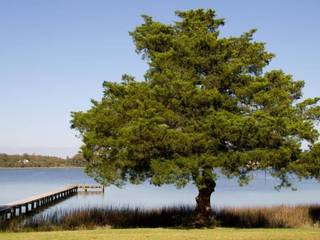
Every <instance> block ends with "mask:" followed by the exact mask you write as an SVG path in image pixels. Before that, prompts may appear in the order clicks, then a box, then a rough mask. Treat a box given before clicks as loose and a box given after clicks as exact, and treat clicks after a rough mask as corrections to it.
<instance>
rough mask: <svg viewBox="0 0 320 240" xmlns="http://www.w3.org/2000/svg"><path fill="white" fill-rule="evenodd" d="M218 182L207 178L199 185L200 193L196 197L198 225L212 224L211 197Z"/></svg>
mask: <svg viewBox="0 0 320 240" xmlns="http://www.w3.org/2000/svg"><path fill="white" fill-rule="evenodd" d="M215 187H216V183H215V181H214V180H212V179H205V180H204V182H203V184H202V185H201V186H198V189H199V193H198V196H197V197H196V202H197V206H196V219H195V226H196V227H206V226H210V225H212V221H213V214H212V209H211V202H210V197H211V194H212V193H213V192H214V190H215Z"/></svg>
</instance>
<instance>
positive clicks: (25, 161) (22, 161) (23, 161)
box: [19, 159, 30, 164]
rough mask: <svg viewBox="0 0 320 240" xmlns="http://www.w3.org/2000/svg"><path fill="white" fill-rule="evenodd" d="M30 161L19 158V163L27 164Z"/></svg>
mask: <svg viewBox="0 0 320 240" xmlns="http://www.w3.org/2000/svg"><path fill="white" fill-rule="evenodd" d="M29 162H30V161H29V160H28V159H23V160H20V161H19V163H22V164H28V163H29Z"/></svg>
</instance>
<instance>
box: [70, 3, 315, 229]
mask: <svg viewBox="0 0 320 240" xmlns="http://www.w3.org/2000/svg"><path fill="white" fill-rule="evenodd" d="M176 15H177V16H178V18H179V20H178V21H176V22H174V23H173V24H164V23H161V22H157V21H154V20H153V19H152V18H151V17H149V16H143V19H144V23H143V24H141V25H140V26H138V27H137V28H136V29H135V30H134V31H133V32H131V33H130V34H131V36H132V37H133V40H134V42H135V45H136V51H137V52H138V53H140V54H142V56H143V59H145V60H146V61H147V62H148V64H149V69H148V71H147V72H146V74H145V80H143V81H137V80H135V79H134V77H132V76H129V75H124V76H123V79H122V81H121V82H120V83H116V82H104V84H103V86H104V92H103V98H102V99H101V100H100V101H92V102H93V106H92V108H91V109H90V110H88V111H87V112H74V113H72V127H73V128H75V129H77V130H78V131H79V132H80V135H81V136H82V138H83V142H84V145H83V146H82V152H83V154H84V156H85V158H86V159H87V160H88V166H87V172H88V173H89V174H90V175H91V176H93V177H94V178H95V179H96V180H97V181H99V182H101V183H102V184H105V185H108V184H115V185H118V186H121V185H122V184H125V183H126V182H128V181H129V182H132V183H135V184H138V183H141V182H144V181H145V180H150V182H151V183H152V184H155V185H162V184H175V185H176V186H177V187H183V186H185V185H186V184H187V183H188V182H192V183H194V184H195V185H196V187H197V188H198V190H199V193H198V196H197V197H196V202H197V206H196V212H197V215H196V223H197V224H199V225H203V224H206V223H208V222H209V221H210V219H211V204H210V197H211V194H212V192H213V191H214V190H215V186H216V179H217V177H218V174H217V172H218V171H219V172H221V173H222V174H224V175H226V176H228V177H237V178H238V179H239V183H240V184H245V183H247V182H248V181H249V180H250V177H249V176H250V175H249V174H248V173H250V171H254V170H257V169H265V170H267V171H269V172H270V173H271V174H272V175H273V176H275V177H278V178H279V179H280V180H281V181H280V186H289V185H290V182H289V180H288V179H289V178H288V175H289V174H291V173H297V174H298V175H299V176H302V177H319V169H320V167H319V165H320V163H319V155H320V150H319V149H320V147H319V144H318V143H317V141H318V137H319V132H318V131H317V129H316V127H315V124H316V123H317V121H319V117H320V108H319V105H318V101H319V98H315V99H305V100H304V99H302V88H303V86H304V82H303V81H296V80H294V79H293V78H292V76H291V75H288V74H285V73H284V72H283V71H281V70H274V71H264V68H265V67H266V66H267V65H268V64H269V62H270V61H271V59H272V58H273V54H271V53H269V52H267V51H266V49H265V44H264V43H262V42H256V41H254V40H253V34H254V32H255V30H251V31H248V32H245V33H243V34H242V35H241V36H237V37H220V36H219V30H220V27H221V26H223V25H224V20H223V19H219V18H216V16H215V12H214V11H213V10H203V9H197V10H190V11H184V12H180V11H177V12H176ZM302 145H303V146H307V145H309V146H308V147H305V148H303V146H302Z"/></svg>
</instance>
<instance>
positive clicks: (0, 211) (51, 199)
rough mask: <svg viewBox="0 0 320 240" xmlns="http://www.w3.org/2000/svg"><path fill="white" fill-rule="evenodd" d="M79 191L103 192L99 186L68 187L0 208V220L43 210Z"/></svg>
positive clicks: (102, 188)
mask: <svg viewBox="0 0 320 240" xmlns="http://www.w3.org/2000/svg"><path fill="white" fill-rule="evenodd" d="M79 189H80V190H83V191H88V189H95V190H101V191H104V187H103V186H100V185H69V186H66V187H63V188H61V189H57V190H55V191H51V192H47V193H44V194H40V195H36V196H33V197H30V198H27V199H23V200H20V201H16V202H12V203H9V204H6V205H4V206H0V219H1V220H10V219H12V218H14V217H17V216H21V215H24V214H29V213H31V212H33V211H35V210H36V209H39V208H40V207H41V208H44V207H46V206H49V205H52V204H54V203H55V202H58V201H61V200H63V199H66V198H68V197H71V196H73V195H75V194H77V193H78V191H79Z"/></svg>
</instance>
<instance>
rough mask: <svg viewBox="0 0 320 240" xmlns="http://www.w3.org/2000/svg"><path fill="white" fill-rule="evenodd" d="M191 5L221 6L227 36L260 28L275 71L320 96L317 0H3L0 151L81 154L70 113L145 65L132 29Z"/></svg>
mask: <svg viewBox="0 0 320 240" xmlns="http://www.w3.org/2000/svg"><path fill="white" fill-rule="evenodd" d="M190 8H214V9H216V11H217V14H218V16H219V17H224V18H226V23H227V24H226V25H225V27H224V28H223V30H222V34H223V35H239V34H241V33H242V32H244V31H246V30H249V29H251V28H258V32H257V34H256V40H261V41H264V42H266V43H267V48H268V50H269V51H271V52H273V53H275V54H276V58H275V60H274V61H273V62H272V64H271V65H270V68H281V69H283V70H284V71H286V72H288V73H291V74H292V75H293V76H294V77H295V78H296V79H303V80H305V82H306V87H305V91H304V93H305V97H311V96H316V95H320V91H319V90H320V82H319V76H320V61H319V57H320V27H319V26H320V14H319V12H320V1H319V0H307V1H299V0H281V1H279V0H268V1H257V0H243V1H239V0H211V1H200V0H197V1H195V0H194V1H191V0H190V1H181V0H162V1H150V0H136V1H132V0H126V1H124V0H117V1H111V0H110V1H107V0H93V1H88V0H54V1H52V0H28V1H25V0H20V1H18V0H0V152H7V153H24V152H29V153H41V154H50V155H59V156H65V155H72V154H74V153H76V152H77V150H78V147H79V146H80V140H79V139H77V138H76V137H75V132H73V131H71V130H70V124H69V121H70V112H71V111H79V110H85V109H87V108H88V107H89V106H90V103H89V100H90V98H95V99H99V98H100V96H101V90H102V88H101V84H102V82H103V81H104V80H109V81H118V80H119V79H120V77H121V75H122V74H123V73H130V74H132V75H135V76H137V77H138V78H141V77H142V76H143V74H144V71H145V70H146V67H147V66H146V64H145V62H144V61H143V60H141V57H140V56H138V55H137V54H136V53H135V52H134V46H133V43H132V41H131V38H130V37H129V35H128V31H130V30H133V28H134V27H135V26H136V25H138V24H139V23H141V18H140V15H141V14H148V15H151V16H153V17H154V18H155V19H156V20H160V21H164V22H168V23H169V22H171V21H172V20H175V17H174V11H175V10H184V9H190Z"/></svg>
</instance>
